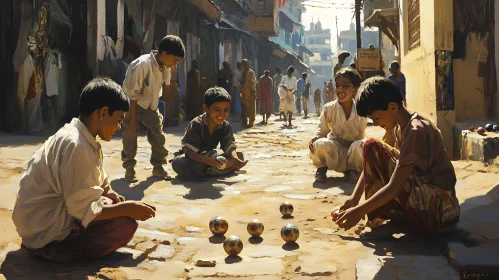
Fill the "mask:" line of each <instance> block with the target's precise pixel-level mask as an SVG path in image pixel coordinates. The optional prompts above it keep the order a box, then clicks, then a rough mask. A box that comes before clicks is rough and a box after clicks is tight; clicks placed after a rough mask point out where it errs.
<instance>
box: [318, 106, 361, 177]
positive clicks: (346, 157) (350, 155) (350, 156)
mask: <svg viewBox="0 0 499 280" xmlns="http://www.w3.org/2000/svg"><path fill="white" fill-rule="evenodd" d="M366 127H367V119H366V118H362V117H360V116H359V115H357V111H356V109H355V102H354V107H353V108H352V112H351V114H350V117H349V118H348V119H347V117H346V114H345V110H343V107H342V106H341V105H340V103H339V102H338V100H335V101H332V102H329V103H327V104H326V105H324V107H323V109H322V113H321V118H320V123H319V126H318V128H317V132H316V136H318V137H320V139H319V140H317V141H315V143H314V145H313V146H314V153H310V158H311V159H312V162H313V164H314V165H315V166H316V167H317V168H319V167H326V166H327V167H328V169H329V170H335V171H337V172H345V171H347V170H355V171H358V172H360V171H362V160H363V158H362V150H363V147H364V140H363V139H364V137H365V133H366Z"/></svg>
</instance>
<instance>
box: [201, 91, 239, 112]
mask: <svg viewBox="0 0 499 280" xmlns="http://www.w3.org/2000/svg"><path fill="white" fill-rule="evenodd" d="M231 100H232V98H231V97H230V95H229V93H228V92H227V91H226V90H225V89H224V88H223V87H211V88H209V89H208V90H207V91H206V92H205V93H204V105H206V106H208V108H209V107H210V106H211V105H213V103H216V102H231Z"/></svg>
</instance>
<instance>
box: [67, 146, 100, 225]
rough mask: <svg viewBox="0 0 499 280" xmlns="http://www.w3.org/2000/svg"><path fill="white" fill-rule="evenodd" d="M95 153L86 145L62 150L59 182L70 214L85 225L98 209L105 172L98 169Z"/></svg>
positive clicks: (92, 218)
mask: <svg viewBox="0 0 499 280" xmlns="http://www.w3.org/2000/svg"><path fill="white" fill-rule="evenodd" d="M99 161H100V159H99V158H98V155H97V154H96V153H95V151H93V150H92V149H91V148H88V147H86V146H83V145H82V146H79V145H77V144H76V145H71V146H69V147H67V149H66V150H65V151H64V153H63V159H62V161H61V167H60V169H61V172H60V182H61V185H62V192H63V196H64V200H65V201H66V207H67V211H68V213H69V215H71V216H72V217H74V218H75V219H77V220H79V221H80V222H81V224H82V225H83V226H84V227H87V226H88V224H89V223H90V222H91V221H92V220H94V219H95V217H97V216H98V215H99V214H100V213H101V212H102V208H103V204H102V202H101V200H100V197H101V195H102V193H103V192H104V189H103V188H102V187H101V186H102V185H103V184H105V183H106V182H103V181H106V180H105V179H104V180H103V178H105V176H107V175H105V174H101V171H100V169H99Z"/></svg>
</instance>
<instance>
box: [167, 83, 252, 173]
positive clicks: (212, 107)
mask: <svg viewBox="0 0 499 280" xmlns="http://www.w3.org/2000/svg"><path fill="white" fill-rule="evenodd" d="M204 100H205V101H204V106H203V109H204V112H205V113H204V114H203V115H201V116H199V117H197V118H195V119H194V120H192V121H191V123H189V125H188V126H187V129H186V132H185V135H184V138H182V152H183V153H184V154H185V156H179V157H176V158H175V159H174V160H173V162H172V168H173V170H175V172H177V174H178V176H179V177H181V178H182V179H200V178H204V177H209V176H227V175H229V174H231V173H234V172H235V171H236V170H239V169H241V168H243V167H244V166H245V165H246V163H247V161H243V160H244V159H243V155H242V154H241V153H237V152H236V143H235V142H236V141H235V139H234V134H233V133H232V127H231V126H230V124H229V123H228V122H227V121H226V120H225V119H227V117H228V116H229V111H230V102H231V98H230V95H229V93H227V91H226V90H225V89H224V88H221V87H213V88H210V89H208V90H207V91H206V93H205V95H204ZM219 144H220V148H221V149H222V150H223V151H224V154H223V156H224V157H226V158H228V162H227V164H226V165H225V166H223V162H221V161H217V159H216V158H217V156H218V152H217V151H216V148H217V146H218V145H219ZM222 167H223V168H222Z"/></svg>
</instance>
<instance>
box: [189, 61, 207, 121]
mask: <svg viewBox="0 0 499 280" xmlns="http://www.w3.org/2000/svg"><path fill="white" fill-rule="evenodd" d="M186 99H187V104H186V107H187V108H186V109H187V118H188V119H189V120H192V119H193V118H195V117H196V116H199V115H200V114H202V112H203V102H204V100H203V99H204V94H203V92H202V91H201V72H199V63H198V61H197V60H194V61H193V62H192V66H191V71H189V73H187V92H186Z"/></svg>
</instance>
